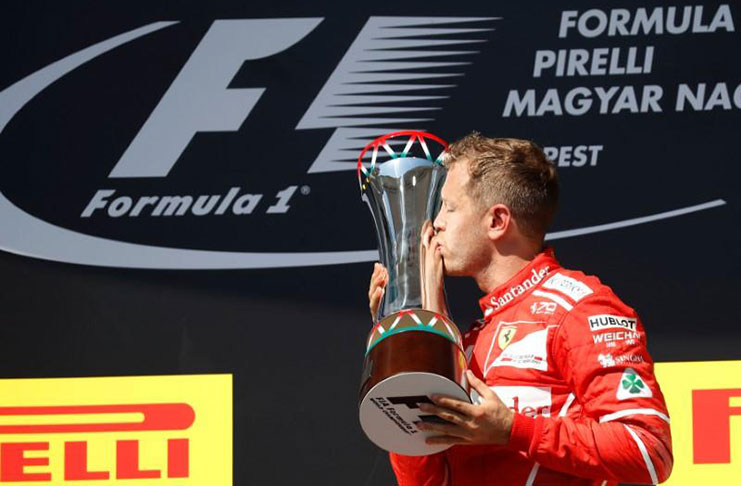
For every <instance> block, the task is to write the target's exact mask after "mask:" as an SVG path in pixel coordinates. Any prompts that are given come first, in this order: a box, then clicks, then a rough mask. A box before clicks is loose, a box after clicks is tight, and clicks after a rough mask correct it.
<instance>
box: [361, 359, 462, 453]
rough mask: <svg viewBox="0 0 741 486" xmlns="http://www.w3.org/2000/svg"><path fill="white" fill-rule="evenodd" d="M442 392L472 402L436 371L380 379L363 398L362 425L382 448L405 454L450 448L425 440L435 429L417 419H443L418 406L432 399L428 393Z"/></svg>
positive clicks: (454, 384) (433, 451) (434, 451)
mask: <svg viewBox="0 0 741 486" xmlns="http://www.w3.org/2000/svg"><path fill="white" fill-rule="evenodd" d="M433 393H435V394H440V395H445V396H449V397H453V398H458V399H460V400H464V401H466V402H469V403H470V399H469V397H468V396H467V395H466V392H465V391H464V390H463V388H461V386H460V385H458V384H457V383H455V382H453V381H451V380H449V379H447V378H445V377H444V376H440V375H437V374H434V373H425V372H418V371H417V372H408V373H399V374H397V375H394V376H391V377H389V378H386V379H385V380H383V381H381V382H379V383H377V384H376V385H375V386H374V387H373V388H371V390H370V391H369V392H368V393H367V394H366V395H365V396H364V397H363V399H362V400H361V402H360V426H361V427H362V428H363V431H364V432H365V434H366V435H367V436H368V438H369V439H370V440H371V441H372V442H373V443H374V444H376V445H377V446H378V447H380V448H381V449H385V450H387V451H391V452H396V453H399V454H403V455H405V456H426V455H429V454H434V453H436V452H440V451H444V450H445V449H448V448H449V447H450V446H449V445H429V444H425V439H426V438H427V437H430V436H432V435H439V434H437V433H434V432H429V431H421V430H418V429H417V427H416V425H415V422H418V421H440V420H441V419H439V418H438V417H437V416H435V415H428V414H425V413H424V412H422V411H421V410H420V409H419V403H425V402H427V403H432V402H431V401H430V400H429V398H428V396H429V395H431V394H433Z"/></svg>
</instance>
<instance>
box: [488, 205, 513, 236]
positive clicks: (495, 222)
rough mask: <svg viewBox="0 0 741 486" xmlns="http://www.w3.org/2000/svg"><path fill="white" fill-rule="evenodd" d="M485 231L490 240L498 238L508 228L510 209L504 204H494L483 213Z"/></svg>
mask: <svg viewBox="0 0 741 486" xmlns="http://www.w3.org/2000/svg"><path fill="white" fill-rule="evenodd" d="M485 218H486V219H485V223H486V226H487V228H486V232H487V234H488V235H489V238H490V239H492V240H498V239H500V238H501V237H502V235H504V234H505V233H506V232H507V230H508V229H509V227H510V225H511V224H513V221H512V211H510V209H509V208H508V207H507V206H506V205H504V204H495V205H493V206H492V207H490V208H489V210H488V211H487V212H486V214H485Z"/></svg>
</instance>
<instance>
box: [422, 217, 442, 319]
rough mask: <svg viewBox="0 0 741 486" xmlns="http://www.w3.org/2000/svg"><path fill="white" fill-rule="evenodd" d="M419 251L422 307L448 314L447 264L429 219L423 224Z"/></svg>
mask: <svg viewBox="0 0 741 486" xmlns="http://www.w3.org/2000/svg"><path fill="white" fill-rule="evenodd" d="M419 253H420V259H421V260H422V261H421V262H420V265H419V271H420V282H421V284H422V307H423V308H424V309H427V310H430V311H433V312H437V313H438V314H442V315H444V316H448V315H449V314H448V307H447V303H446V301H445V287H444V284H443V277H444V276H445V264H444V262H443V256H442V253H441V252H440V244H439V242H438V240H437V238H436V236H435V229H434V227H433V225H432V222H431V221H430V220H429V219H428V220H427V221H425V222H424V224H423V225H422V231H421V234H420V249H419Z"/></svg>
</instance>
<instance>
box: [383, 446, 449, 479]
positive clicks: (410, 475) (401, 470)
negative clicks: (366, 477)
mask: <svg viewBox="0 0 741 486" xmlns="http://www.w3.org/2000/svg"><path fill="white" fill-rule="evenodd" d="M389 458H390V459H391V468H392V469H393V470H394V474H395V475H396V480H397V481H398V482H399V486H449V485H450V473H449V471H448V464H447V462H446V461H445V453H444V452H438V453H437V454H431V455H429V456H419V457H410V456H402V455H401V454H395V453H393V452H390V453H389Z"/></svg>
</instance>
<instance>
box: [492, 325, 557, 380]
mask: <svg viewBox="0 0 741 486" xmlns="http://www.w3.org/2000/svg"><path fill="white" fill-rule="evenodd" d="M547 338H548V329H543V330H540V331H535V332H532V333H530V334H528V335H527V336H525V337H524V338H522V339H520V340H519V341H517V342H513V343H512V344H510V345H509V346H507V349H505V350H504V351H502V354H500V355H499V356H497V358H496V359H495V360H494V362H493V363H492V364H491V365H489V368H493V367H495V366H514V367H515V368H534V369H536V370H541V371H547V370H548V352H547V350H546V340H547ZM487 371H488V370H487Z"/></svg>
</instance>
